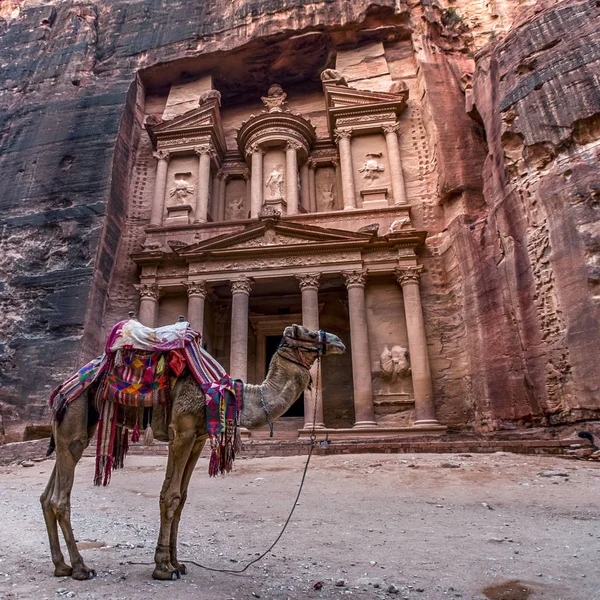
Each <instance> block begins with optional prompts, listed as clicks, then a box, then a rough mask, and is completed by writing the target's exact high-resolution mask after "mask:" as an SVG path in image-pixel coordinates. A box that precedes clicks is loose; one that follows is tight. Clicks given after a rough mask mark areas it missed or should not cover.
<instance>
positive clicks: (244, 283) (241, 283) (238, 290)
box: [229, 277, 253, 294]
mask: <svg viewBox="0 0 600 600" xmlns="http://www.w3.org/2000/svg"><path fill="white" fill-rule="evenodd" d="M252 283H253V281H252V280H251V279H250V278H248V277H241V278H240V279H234V280H233V281H230V282H229V285H230V286H231V293H232V294H250V290H251V289H252Z"/></svg>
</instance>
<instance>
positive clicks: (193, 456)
mask: <svg viewBox="0 0 600 600" xmlns="http://www.w3.org/2000/svg"><path fill="white" fill-rule="evenodd" d="M205 443H206V438H205V437H202V438H197V439H196V441H195V442H194V447H193V449H192V452H191V453H190V457H189V459H188V461H187V464H186V465H185V469H184V471H183V477H182V479H181V500H180V501H179V506H178V507H177V508H176V509H175V514H174V515H173V523H172V524H171V540H170V544H171V564H172V565H173V566H174V567H175V568H176V569H177V570H178V571H179V573H180V574H181V575H185V574H186V573H187V569H186V566H185V565H184V564H183V563H180V562H179V561H178V560H177V534H178V533H179V521H180V519H181V512H182V511H183V506H184V505H185V501H186V500H187V491H188V486H189V484H190V479H191V478H192V475H193V473H194V468H195V466H196V463H197V462H198V457H199V456H200V453H201V452H202V448H203V447H204V444H205Z"/></svg>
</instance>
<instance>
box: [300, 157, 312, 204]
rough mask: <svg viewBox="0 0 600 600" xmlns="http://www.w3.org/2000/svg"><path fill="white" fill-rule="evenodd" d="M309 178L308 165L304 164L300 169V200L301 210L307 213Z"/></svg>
mask: <svg viewBox="0 0 600 600" xmlns="http://www.w3.org/2000/svg"><path fill="white" fill-rule="evenodd" d="M309 185H310V183H309V178H308V163H306V162H305V163H304V164H303V165H302V166H301V167H300V198H301V203H302V208H303V209H304V210H306V211H307V212H308V211H310V190H309Z"/></svg>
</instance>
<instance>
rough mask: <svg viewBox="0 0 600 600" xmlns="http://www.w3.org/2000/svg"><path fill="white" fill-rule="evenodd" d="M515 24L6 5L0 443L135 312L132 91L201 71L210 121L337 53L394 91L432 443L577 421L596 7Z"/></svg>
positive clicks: (327, 11) (591, 252) (594, 341)
mask: <svg viewBox="0 0 600 600" xmlns="http://www.w3.org/2000/svg"><path fill="white" fill-rule="evenodd" d="M524 6H525V5H524V4H523V3H521V2H516V1H513V0H510V1H509V0H498V1H496V2H494V3H489V4H486V5H485V7H484V8H483V4H482V3H473V2H470V1H468V0H457V1H455V2H452V4H451V5H450V4H443V3H440V2H437V0H422V1H421V2H420V3H417V4H414V5H411V7H410V8H409V6H408V4H405V3H402V2H397V1H395V0H380V1H379V2H377V4H374V3H370V2H342V1H341V0H328V1H325V0H321V1H311V0H292V1H284V0H270V1H264V0H254V1H241V0H237V1H234V2H211V3H209V2H207V3H191V2H186V1H184V0H182V1H179V2H170V1H167V0H144V1H141V0H140V1H133V0H132V1H127V0H122V1H120V2H71V1H64V2H58V1H57V2H54V3H52V4H51V5H48V4H47V3H44V4H42V3H39V2H33V1H31V2H27V1H26V0H25V1H20V2H19V1H16V0H13V1H8V2H2V3H1V4H0V19H4V20H3V21H2V20H0V59H1V64H2V78H1V80H0V172H1V173H2V175H3V176H2V177H1V178H0V209H1V210H0V221H1V225H2V228H1V230H0V274H1V275H0V278H1V281H0V307H1V309H2V315H3V318H2V319H0V416H2V417H3V421H4V426H5V428H6V429H7V431H10V430H11V427H16V426H17V425H19V427H20V426H21V425H22V424H23V423H27V422H38V421H43V420H44V418H45V417H46V412H45V405H46V402H47V397H48V394H49V392H50V390H51V388H52V387H53V386H54V385H55V384H56V383H57V382H59V381H61V380H62V379H64V377H65V376H66V375H67V374H69V373H70V372H71V371H72V370H73V368H74V367H75V366H76V365H77V364H78V363H80V362H81V361H82V360H83V359H84V358H86V359H87V358H89V357H90V356H93V355H94V354H96V353H97V352H98V349H99V348H100V347H101V343H102V339H103V336H104V332H105V328H106V327H107V326H109V325H110V324H111V321H114V319H115V318H117V317H118V316H119V315H121V316H122V315H123V314H125V313H126V311H127V310H128V309H131V308H135V306H132V303H134V302H135V300H134V298H135V296H134V290H133V288H132V285H131V282H132V281H134V280H135V275H136V269H135V265H133V263H131V262H130V261H128V259H127V257H128V254H129V253H131V252H133V251H136V250H139V249H140V247H141V243H142V241H143V227H144V226H146V225H147V223H148V219H149V207H148V206H146V205H143V204H142V203H141V202H140V200H139V197H138V196H136V193H137V191H136V190H137V186H140V188H143V187H144V186H145V185H146V179H148V178H152V177H153V174H151V173H149V168H148V167H149V165H142V164H139V163H137V164H136V162H135V158H136V153H138V149H139V148H140V147H141V146H143V145H144V144H146V145H148V142H147V139H146V138H145V137H144V135H145V134H144V131H143V128H142V124H143V119H144V117H145V115H147V114H152V111H153V110H155V109H154V107H153V105H146V95H145V88H146V87H148V86H152V87H153V89H154V90H160V89H161V86H164V87H165V89H168V85H169V84H170V83H171V82H172V81H175V80H177V79H178V78H182V77H185V75H186V73H187V72H188V71H193V70H194V68H196V67H197V62H196V61H198V60H199V59H200V58H201V57H206V56H212V55H213V54H214V56H215V57H218V58H217V59H215V60H219V61H222V60H224V61H225V62H223V64H224V65H226V66H227V69H224V71H226V74H225V75H224V76H223V81H224V82H225V83H224V84H223V85H225V87H226V89H224V90H223V95H224V101H225V102H227V99H228V97H229V98H231V97H234V96H238V97H241V96H243V95H244V94H250V91H252V93H253V94H254V91H253V90H250V91H249V90H248V89H247V88H248V86H247V84H246V83H245V81H246V79H245V78H246V77H247V74H248V73H251V74H252V78H253V81H254V85H255V86H256V89H263V88H264V86H265V85H268V83H270V81H269V78H273V77H274V76H277V77H281V78H283V79H285V80H286V81H289V82H290V83H291V84H298V85H300V84H302V82H303V81H304V78H305V77H307V76H308V75H307V74H308V73H309V72H312V71H314V70H317V69H318V68H325V67H331V66H333V64H334V62H333V57H334V56H335V52H336V49H337V48H340V47H346V48H347V47H353V46H359V45H360V44H364V43H371V42H377V43H382V44H383V47H384V50H385V59H386V61H387V65H389V77H390V78H391V80H393V81H405V82H406V83H407V84H408V86H409V88H410V90H411V94H410V99H411V100H410V104H409V114H408V119H409V121H410V129H409V130H407V132H406V139H404V140H403V141H402V144H403V146H402V150H403V152H404V153H405V159H404V160H405V162H404V168H405V171H406V177H407V189H408V191H409V196H411V200H410V201H411V204H412V207H413V208H412V218H413V222H414V223H415V226H416V227H417V228H418V229H426V230H427V231H428V232H429V237H428V241H427V247H426V250H425V253H424V255H423V256H422V257H420V260H421V261H422V262H423V264H425V266H426V273H425V274H424V276H423V281H422V288H421V289H422V297H423V308H424V312H425V319H426V325H427V334H428V340H429V345H430V347H429V354H430V358H431V364H432V373H433V377H434V385H435V394H436V403H437V407H438V417H439V419H440V421H441V422H443V423H445V424H448V425H453V426H457V427H474V428H475V429H478V430H487V429H494V428H501V427H504V426H512V425H511V424H517V425H519V424H522V423H525V422H540V423H552V422H565V421H569V420H575V419H581V418H588V417H592V416H594V415H595V414H596V412H595V411H598V409H600V394H599V387H600V375H599V374H598V368H597V365H598V347H599V343H600V332H599V330H598V328H599V326H598V314H597V311H598V305H597V301H598V297H599V291H598V287H599V286H600V275H599V271H598V269H599V267H598V251H599V248H600V244H599V241H598V235H599V233H598V225H597V223H598V210H599V208H598V207H599V198H598V194H599V189H600V184H599V183H598V177H597V165H598V152H599V142H598V138H599V134H600V117H599V114H600V96H599V94H600V92H599V89H600V88H599V86H598V83H599V82H598V72H600V68H599V64H598V62H599V57H600V55H599V53H598V48H600V44H599V42H600V40H599V39H598V35H599V34H598V31H600V26H599V23H598V18H597V8H596V5H595V2H575V1H573V0H565V1H564V2H562V3H558V4H557V3H554V4H551V3H547V4H537V5H535V6H532V7H530V8H525V12H523V10H524ZM527 11H529V12H527ZM316 32H318V33H319V35H318V36H315V35H313V34H315V33H316ZM494 38H495V39H494ZM222 57H226V58H225V59H223V58H222ZM240 57H241V58H240ZM247 57H252V60H250V59H248V58H247ZM378 60H379V58H378ZM227 61H228V62H227ZM367 62H368V61H367ZM475 65H476V68H475ZM138 74H140V76H139V77H137V75H138ZM261 86H262V87H261ZM159 95H160V94H158V95H155V98H158V97H159ZM228 95H229V96H228ZM254 95H256V94H254ZM163 96H165V97H166V92H164V94H163ZM257 97H258V96H257ZM157 102H158V101H157ZM465 105H466V108H465ZM157 106H158V104H157ZM161 110H162V109H161ZM161 110H158V109H156V113H157V114H158V113H160V112H161ZM15 431H16V429H15ZM9 437H10V436H9Z"/></svg>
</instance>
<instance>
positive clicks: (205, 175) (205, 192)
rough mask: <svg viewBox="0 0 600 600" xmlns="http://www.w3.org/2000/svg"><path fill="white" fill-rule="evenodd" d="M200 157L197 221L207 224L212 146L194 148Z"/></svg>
mask: <svg viewBox="0 0 600 600" xmlns="http://www.w3.org/2000/svg"><path fill="white" fill-rule="evenodd" d="M194 152H195V153H196V154H197V155H198V195H197V196H196V210H195V221H196V222H198V223H206V221H207V216H208V197H209V194H210V154H211V147H210V144H204V145H203V146H198V147H197V148H194Z"/></svg>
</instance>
